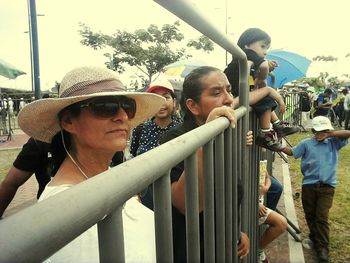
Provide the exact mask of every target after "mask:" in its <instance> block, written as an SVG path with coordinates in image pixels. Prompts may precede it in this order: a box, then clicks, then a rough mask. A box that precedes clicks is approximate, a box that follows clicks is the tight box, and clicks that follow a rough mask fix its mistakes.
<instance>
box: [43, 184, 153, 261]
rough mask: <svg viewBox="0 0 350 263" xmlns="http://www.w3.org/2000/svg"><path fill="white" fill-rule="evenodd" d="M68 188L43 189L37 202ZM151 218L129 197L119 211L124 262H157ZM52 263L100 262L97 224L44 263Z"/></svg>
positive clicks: (150, 211)
mask: <svg viewBox="0 0 350 263" xmlns="http://www.w3.org/2000/svg"><path fill="white" fill-rule="evenodd" d="M71 187H73V186H72V185H60V186H46V188H45V190H44V192H43V193H42V195H41V196H40V199H39V202H40V201H42V200H44V199H47V198H49V197H50V196H53V195H55V194H57V193H59V192H62V191H65V190H67V189H69V188H71ZM153 215H154V214H153V211H152V210H150V209H148V208H147V207H145V206H144V205H142V204H141V203H140V202H139V201H138V200H137V199H136V198H130V199H129V200H128V201H127V202H126V203H125V206H124V208H123V211H122V218H123V227H124V248H125V262H127V263H139V262H156V249H155V230H154V216H153ZM54 262H55V263H56V262H57V263H61V262H67V263H71V262H75V263H82V262H86V263H91V262H99V251H98V235H97V225H94V226H92V227H91V228H89V229H88V230H87V231H85V232H84V233H83V234H81V235H80V236H79V237H77V238H76V239H74V240H73V241H72V242H70V243H69V244H67V245H66V246H65V247H63V248H62V249H61V250H59V251H57V252H56V253H55V254H54V255H52V256H51V257H50V258H49V259H47V260H46V261H45V263H54Z"/></svg>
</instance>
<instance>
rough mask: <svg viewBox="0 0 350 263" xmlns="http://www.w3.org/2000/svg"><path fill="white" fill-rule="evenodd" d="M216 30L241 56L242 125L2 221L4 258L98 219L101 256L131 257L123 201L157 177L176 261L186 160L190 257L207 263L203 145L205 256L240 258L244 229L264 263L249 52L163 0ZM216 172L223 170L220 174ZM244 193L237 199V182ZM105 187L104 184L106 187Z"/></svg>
mask: <svg viewBox="0 0 350 263" xmlns="http://www.w3.org/2000/svg"><path fill="white" fill-rule="evenodd" d="M156 2H157V3H159V4H160V5H162V6H163V7H165V8H167V9H168V10H169V11H171V12H173V13H174V14H175V15H177V16H178V17H179V18H181V19H183V20H184V21H185V22H187V23H189V24H190V25H191V26H193V27H194V28H196V29H197V30H199V31H200V32H202V33H203V34H205V35H206V36H208V37H209V38H210V39H211V40H213V41H214V42H216V43H217V44H218V45H220V46H221V47H223V48H224V49H225V50H227V51H228V52H229V53H231V54H233V55H235V56H237V57H238V58H239V63H240V79H241V82H240V105H241V106H240V107H239V108H238V109H236V110H235V112H236V117H237V119H238V122H237V126H236V128H235V129H232V128H229V121H228V120H227V119H226V118H223V117H221V118H218V119H216V120H215V121H212V122H209V123H207V124H205V125H203V126H201V127H198V128H197V129H195V130H192V131H191V132H188V133H186V134H184V135H182V136H180V137H178V138H176V139H174V140H172V141H169V142H168V143H166V144H163V145H161V146H159V147H157V148H155V149H153V150H151V151H149V152H147V153H144V154H142V155H140V156H137V157H136V158H133V159H131V160H129V161H127V162H125V163H122V164H120V165H118V166H116V167H114V168H112V169H110V170H108V171H106V172H104V173H101V174H99V175H97V176H95V177H93V178H91V179H89V180H87V181H85V182H83V183H80V184H78V185H76V186H74V187H72V188H71V189H69V190H66V191H64V192H61V193H59V194H57V195H55V196H53V197H51V198H49V199H46V200H44V201H42V202H40V203H37V204H35V205H33V206H31V207H28V208H26V209H24V210H22V211H20V212H18V213H16V214H14V215H12V216H10V217H7V218H4V219H3V220H1V221H0V233H1V234H0V262H40V261H43V260H44V259H46V258H47V257H49V256H50V255H52V254H53V253H55V252H56V251H58V250H59V249H61V248H62V247H63V246H65V245H66V244H68V243H69V242H71V241H72V240H73V239H74V238H76V237H77V236H79V235H80V234H81V233H83V232H84V231H86V230H87V229H89V228H90V227H91V226H93V225H95V224H97V225H98V237H99V255H100V262H124V244H123V223H122V217H121V213H122V209H123V204H124V203H125V202H126V201H127V200H128V199H129V198H131V197H132V196H134V195H135V194H137V193H139V192H141V190H143V189H144V188H146V186H148V185H150V184H152V183H153V189H154V218H155V229H156V231H155V237H156V254H157V262H172V261H173V250H172V249H173V248H172V215H171V196H170V194H171V193H170V176H169V171H170V170H171V168H172V167H174V166H175V165H176V164H178V163H179V162H181V161H182V160H185V172H186V179H185V180H186V226H187V230H188V231H187V240H188V242H187V251H188V254H187V257H188V262H200V258H199V255H200V254H199V253H200V252H199V242H200V241H199V225H198V217H199V212H198V189H197V186H198V183H197V169H198V167H197V161H196V152H197V149H198V148H199V147H203V158H204V159H203V160H204V161H203V172H204V175H203V180H204V181H203V188H204V191H203V192H204V250H205V258H204V260H205V262H238V261H239V259H238V257H237V241H238V236H239V233H240V231H243V232H245V233H247V234H248V236H249V238H250V243H251V249H250V253H249V255H248V256H247V257H246V258H245V259H244V260H243V262H257V248H258V239H259V238H258V227H257V220H258V171H259V160H260V158H261V153H260V151H259V149H258V148H257V147H256V146H250V147H248V146H246V145H245V140H246V134H247V131H248V129H252V130H254V131H255V133H256V131H257V121H256V118H255V117H254V116H252V113H249V107H248V83H247V80H248V66H247V60H246V56H245V54H244V53H243V52H242V50H240V49H239V48H238V47H237V46H236V45H235V44H233V43H232V42H231V41H229V40H228V39H227V37H226V36H225V35H224V34H222V33H220V32H219V31H218V30H217V29H216V28H215V27H214V26H213V25H211V24H210V23H208V22H207V21H206V19H205V17H204V16H203V15H201V14H200V13H199V12H198V10H196V9H195V8H194V7H192V6H191V5H190V4H189V3H187V2H186V1H184V0H178V1H170V0H168V1H165V0H164V1H156ZM214 175H215V176H214ZM239 180H240V181H241V182H242V184H243V187H244V198H243V202H242V204H241V206H240V207H238V205H237V185H238V181H239ZM101 189H103V191H101Z"/></svg>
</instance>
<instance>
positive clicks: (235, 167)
mask: <svg viewBox="0 0 350 263" xmlns="http://www.w3.org/2000/svg"><path fill="white" fill-rule="evenodd" d="M239 125H240V124H239V122H238V125H237V126H236V129H234V130H233V132H232V141H233V145H232V155H233V158H232V159H233V162H232V172H233V177H232V204H233V206H232V210H233V212H232V228H233V229H232V237H233V243H232V245H233V248H232V249H233V262H234V263H237V262H238V257H237V241H239V231H238V229H239V226H238V215H239V213H240V211H239V209H238V190H237V185H238V179H239V171H238V160H239V159H238V156H239V154H238V149H239V148H238V141H239V140H238V127H239Z"/></svg>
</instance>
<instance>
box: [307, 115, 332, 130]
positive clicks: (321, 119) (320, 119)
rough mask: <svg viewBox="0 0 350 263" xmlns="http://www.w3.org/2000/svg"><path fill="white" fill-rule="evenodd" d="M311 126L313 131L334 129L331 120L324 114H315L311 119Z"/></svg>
mask: <svg viewBox="0 0 350 263" xmlns="http://www.w3.org/2000/svg"><path fill="white" fill-rule="evenodd" d="M312 128H313V129H314V130H315V131H325V130H334V128H333V127H332V124H331V121H330V120H329V119H328V118H327V117H325V116H317V117H315V118H313V119H312Z"/></svg>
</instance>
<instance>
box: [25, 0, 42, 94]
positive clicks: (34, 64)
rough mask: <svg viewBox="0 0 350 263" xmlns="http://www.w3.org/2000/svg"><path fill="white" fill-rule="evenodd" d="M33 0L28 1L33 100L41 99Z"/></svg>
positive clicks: (36, 29)
mask: <svg viewBox="0 0 350 263" xmlns="http://www.w3.org/2000/svg"><path fill="white" fill-rule="evenodd" d="M36 16H37V15H36V4H35V0H28V19H29V35H30V58H31V69H32V70H31V71H32V90H33V91H34V97H35V99H40V98H41V92H40V73H39V45H38V28H37V19H36Z"/></svg>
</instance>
